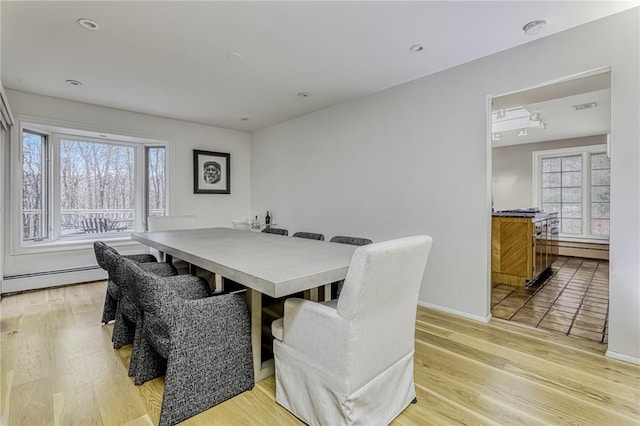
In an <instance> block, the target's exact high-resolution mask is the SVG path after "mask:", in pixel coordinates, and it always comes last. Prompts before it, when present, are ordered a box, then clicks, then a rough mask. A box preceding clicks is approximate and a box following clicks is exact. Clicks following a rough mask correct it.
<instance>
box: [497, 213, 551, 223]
mask: <svg viewBox="0 0 640 426" xmlns="http://www.w3.org/2000/svg"><path fill="white" fill-rule="evenodd" d="M492 216H493V217H523V218H530V219H531V220H533V221H534V222H536V221H538V220H544V219H552V218H556V217H558V213H557V212H553V213H547V212H531V211H526V210H525V211H499V212H493V213H492Z"/></svg>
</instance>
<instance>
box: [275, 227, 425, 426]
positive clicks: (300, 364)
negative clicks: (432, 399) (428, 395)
mask: <svg viewBox="0 0 640 426" xmlns="http://www.w3.org/2000/svg"><path fill="white" fill-rule="evenodd" d="M432 242H433V240H432V238H431V237H429V236H415V237H407V238H400V239H397V240H391V241H384V242H380V243H375V244H370V245H366V246H362V247H358V248H357V249H356V251H355V252H354V254H353V257H352V259H351V264H350V266H349V270H348V272H347V276H346V278H345V281H344V287H343V289H342V293H341V294H340V297H339V298H338V299H337V300H332V301H330V302H324V303H315V302H311V301H308V300H302V299H287V300H286V302H285V307H284V317H283V318H281V319H279V320H276V321H274V322H273V324H272V334H273V336H274V342H273V346H274V356H275V366H276V402H278V403H279V404H280V405H282V406H283V407H285V408H286V409H288V410H289V411H291V412H292V413H293V414H294V415H295V416H296V417H298V418H299V419H301V420H302V421H304V422H306V423H308V424H310V425H332V426H334V425H386V424H388V423H390V422H391V421H392V420H393V419H394V418H395V417H396V416H397V415H398V414H400V412H402V410H404V409H405V408H406V407H407V406H408V405H409V404H410V403H411V402H412V401H413V400H414V399H415V397H416V393H415V385H414V382H413V352H414V333H415V319H416V308H417V303H418V291H419V289H420V285H421V283H422V277H423V274H424V270H425V266H426V263H427V257H428V256H429V251H430V249H431V245H432Z"/></svg>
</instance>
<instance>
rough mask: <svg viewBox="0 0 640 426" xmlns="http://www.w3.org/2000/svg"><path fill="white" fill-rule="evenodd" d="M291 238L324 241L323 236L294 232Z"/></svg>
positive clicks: (313, 233)
mask: <svg viewBox="0 0 640 426" xmlns="http://www.w3.org/2000/svg"><path fill="white" fill-rule="evenodd" d="M292 237H296V238H306V239H308V240H318V241H324V235H322V234H316V233H315V232H296V233H295V234H293V235H292Z"/></svg>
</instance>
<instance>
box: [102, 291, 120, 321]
mask: <svg viewBox="0 0 640 426" xmlns="http://www.w3.org/2000/svg"><path fill="white" fill-rule="evenodd" d="M117 308H118V300H117V299H114V298H113V297H111V295H110V294H109V292H107V293H106V294H105V296H104V308H103V309H102V324H107V323H108V322H109V321H113V320H114V319H116V310H117Z"/></svg>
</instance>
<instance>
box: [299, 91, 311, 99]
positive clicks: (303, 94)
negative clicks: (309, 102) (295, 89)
mask: <svg viewBox="0 0 640 426" xmlns="http://www.w3.org/2000/svg"><path fill="white" fill-rule="evenodd" d="M298 96H300V97H301V98H308V97H309V96H311V95H310V94H309V93H308V92H300V93H298Z"/></svg>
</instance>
